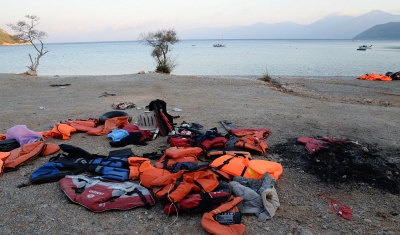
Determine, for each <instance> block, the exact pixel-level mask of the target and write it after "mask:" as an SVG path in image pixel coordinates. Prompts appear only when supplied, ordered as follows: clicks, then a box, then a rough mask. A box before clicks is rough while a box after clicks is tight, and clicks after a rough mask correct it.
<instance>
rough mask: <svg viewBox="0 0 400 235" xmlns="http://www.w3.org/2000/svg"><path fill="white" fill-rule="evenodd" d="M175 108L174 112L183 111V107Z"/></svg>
mask: <svg viewBox="0 0 400 235" xmlns="http://www.w3.org/2000/svg"><path fill="white" fill-rule="evenodd" d="M173 110H174V112H182V109H180V108H174V109H173Z"/></svg>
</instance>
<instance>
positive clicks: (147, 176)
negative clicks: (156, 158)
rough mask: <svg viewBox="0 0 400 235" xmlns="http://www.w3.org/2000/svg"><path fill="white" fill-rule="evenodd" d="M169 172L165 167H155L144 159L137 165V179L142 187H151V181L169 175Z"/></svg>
mask: <svg viewBox="0 0 400 235" xmlns="http://www.w3.org/2000/svg"><path fill="white" fill-rule="evenodd" d="M170 174H171V172H169V171H168V170H165V169H159V168H155V167H154V166H152V165H151V162H150V161H145V162H143V163H142V164H141V165H140V166H139V181H140V184H141V185H143V186H144V187H146V188H148V189H151V188H152V187H151V182H153V180H155V179H158V178H160V177H162V176H165V175H170Z"/></svg>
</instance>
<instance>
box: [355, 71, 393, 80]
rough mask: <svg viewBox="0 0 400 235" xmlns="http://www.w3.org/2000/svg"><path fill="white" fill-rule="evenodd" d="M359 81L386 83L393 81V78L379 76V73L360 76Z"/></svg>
mask: <svg viewBox="0 0 400 235" xmlns="http://www.w3.org/2000/svg"><path fill="white" fill-rule="evenodd" d="M358 79H360V80H370V81H385V82H390V81H392V78H391V77H390V76H386V75H383V74H378V73H369V74H364V75H361V76H359V77H358Z"/></svg>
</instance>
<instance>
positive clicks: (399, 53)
mask: <svg viewBox="0 0 400 235" xmlns="http://www.w3.org/2000/svg"><path fill="white" fill-rule="evenodd" d="M214 43H216V41H215V40H184V41H181V42H179V43H178V44H176V45H174V46H173V50H172V51H171V52H170V55H171V56H172V57H175V59H176V61H177V62H178V64H179V65H178V66H177V67H176V68H175V70H174V71H173V72H172V73H173V74H177V75H218V76H225V75H228V76H234V75H262V74H263V73H264V72H265V71H266V69H268V72H269V74H271V75H283V76H359V75H362V74H365V73H372V72H374V73H386V72H388V71H391V72H396V71H399V70H400V41H354V40H224V41H222V43H225V44H226V47H222V48H216V47H213V46H212V45H213V44H214ZM363 44H367V45H373V46H372V49H371V50H367V51H357V48H358V46H361V45H363ZM45 47H46V49H47V50H49V53H47V54H46V55H45V56H43V57H42V59H41V60H40V65H39V69H38V71H39V75H49V76H52V75H114V74H132V73H137V72H139V71H141V70H144V71H146V72H147V71H153V70H154V68H155V63H154V60H153V58H152V57H151V56H150V52H151V48H150V47H149V46H146V45H143V44H141V43H140V42H137V41H125V42H88V43H46V44H45ZM29 53H31V54H32V55H35V54H36V53H35V51H34V50H33V47H32V46H31V45H26V46H2V47H0V73H21V72H25V71H26V70H27V68H26V67H25V66H27V65H29V64H30V60H29V57H28V54H29Z"/></svg>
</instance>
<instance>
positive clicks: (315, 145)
mask: <svg viewBox="0 0 400 235" xmlns="http://www.w3.org/2000/svg"><path fill="white" fill-rule="evenodd" d="M345 141H346V139H334V138H330V137H325V138H318V139H313V138H310V137H299V138H298V139H297V142H299V143H301V144H305V146H306V149H307V150H308V152H310V154H315V153H317V152H318V151H320V150H321V149H326V148H329V145H328V144H329V143H335V144H342V143H344V142H345Z"/></svg>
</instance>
